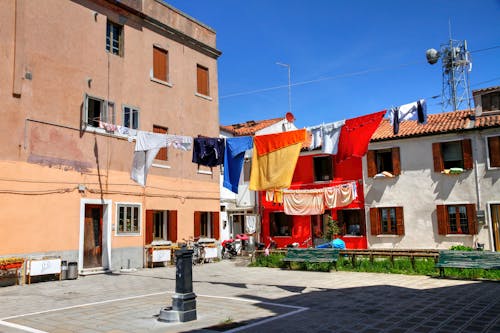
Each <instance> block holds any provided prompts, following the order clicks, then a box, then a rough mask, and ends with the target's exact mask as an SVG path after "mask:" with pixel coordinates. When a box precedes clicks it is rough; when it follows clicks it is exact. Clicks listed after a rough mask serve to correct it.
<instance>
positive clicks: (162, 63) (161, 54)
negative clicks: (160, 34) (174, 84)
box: [153, 46, 169, 82]
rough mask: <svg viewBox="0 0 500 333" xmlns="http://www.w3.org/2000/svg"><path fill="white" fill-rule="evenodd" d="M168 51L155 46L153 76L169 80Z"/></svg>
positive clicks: (161, 79) (165, 80)
mask: <svg viewBox="0 0 500 333" xmlns="http://www.w3.org/2000/svg"><path fill="white" fill-rule="evenodd" d="M168 74H169V73H168V51H166V50H163V49H160V48H159V47H156V46H153V78H155V79H157V80H160V81H164V82H168V79H169V78H168Z"/></svg>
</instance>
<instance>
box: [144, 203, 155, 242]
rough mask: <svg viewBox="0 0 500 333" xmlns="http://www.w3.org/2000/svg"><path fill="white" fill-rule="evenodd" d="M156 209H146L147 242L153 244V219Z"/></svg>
mask: <svg viewBox="0 0 500 333" xmlns="http://www.w3.org/2000/svg"><path fill="white" fill-rule="evenodd" d="M154 212H155V211H154V210H151V209H148V210H146V232H145V233H146V237H145V238H146V239H145V241H146V244H151V242H153V238H154V237H153V233H154V227H153V220H154V217H153V215H154Z"/></svg>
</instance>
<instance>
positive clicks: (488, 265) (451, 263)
mask: <svg viewBox="0 0 500 333" xmlns="http://www.w3.org/2000/svg"><path fill="white" fill-rule="evenodd" d="M436 268H439V275H440V276H444V269H445V268H481V269H500V253H499V252H489V251H439V258H438V261H437V263H436Z"/></svg>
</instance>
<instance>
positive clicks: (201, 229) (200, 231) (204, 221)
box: [194, 212, 219, 239]
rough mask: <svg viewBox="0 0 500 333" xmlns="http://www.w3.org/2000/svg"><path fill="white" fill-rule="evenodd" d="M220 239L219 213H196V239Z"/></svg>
mask: <svg viewBox="0 0 500 333" xmlns="http://www.w3.org/2000/svg"><path fill="white" fill-rule="evenodd" d="M200 237H209V238H215V239H219V212H194V238H195V239H196V238H200Z"/></svg>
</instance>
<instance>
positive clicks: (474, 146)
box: [472, 133, 481, 246]
mask: <svg viewBox="0 0 500 333" xmlns="http://www.w3.org/2000/svg"><path fill="white" fill-rule="evenodd" d="M478 134H479V133H478ZM478 140H479V135H477V136H474V145H473V146H472V154H473V156H475V158H474V180H475V182H476V184H475V185H476V205H477V210H476V216H474V218H475V219H477V211H479V210H480V209H481V194H480V185H479V175H478V170H477V168H478V162H477V160H478V149H477V147H478ZM478 229H479V223H478ZM477 232H478V234H479V230H478V231H477ZM476 238H477V236H476V235H472V245H473V246H475V245H476V242H477V239H476Z"/></svg>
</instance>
